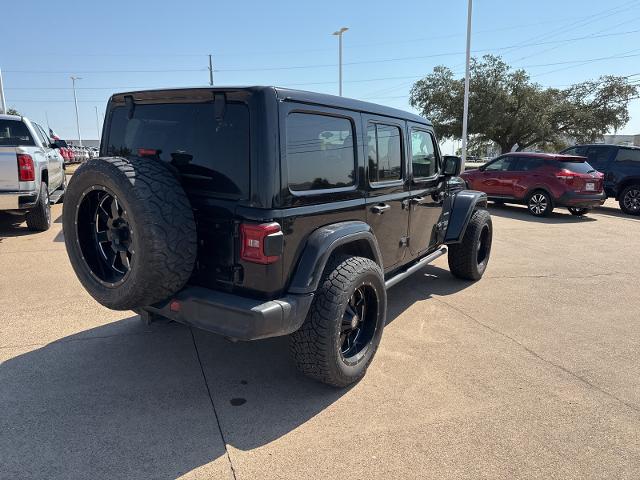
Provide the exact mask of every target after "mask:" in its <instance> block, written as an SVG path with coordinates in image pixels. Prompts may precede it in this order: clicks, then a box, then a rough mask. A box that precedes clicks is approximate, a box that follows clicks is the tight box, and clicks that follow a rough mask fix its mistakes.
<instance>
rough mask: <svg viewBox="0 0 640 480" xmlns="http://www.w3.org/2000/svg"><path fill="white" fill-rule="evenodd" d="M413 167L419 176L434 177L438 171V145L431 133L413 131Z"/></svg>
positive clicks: (415, 173) (414, 173) (415, 175)
mask: <svg viewBox="0 0 640 480" xmlns="http://www.w3.org/2000/svg"><path fill="white" fill-rule="evenodd" d="M411 167H412V169H413V176H414V177H417V178H420V177H433V176H434V175H435V174H436V173H437V172H438V160H437V158H436V146H435V142H434V141H433V137H432V136H431V134H430V133H428V132H425V131H423V130H412V131H411Z"/></svg>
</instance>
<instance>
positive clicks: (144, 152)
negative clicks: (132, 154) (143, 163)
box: [138, 148, 158, 157]
mask: <svg viewBox="0 0 640 480" xmlns="http://www.w3.org/2000/svg"><path fill="white" fill-rule="evenodd" d="M157 154H158V150H156V149H155V148H139V149H138V156H140V157H153V156H154V155H157Z"/></svg>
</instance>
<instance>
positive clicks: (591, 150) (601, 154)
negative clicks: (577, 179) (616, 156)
mask: <svg viewBox="0 0 640 480" xmlns="http://www.w3.org/2000/svg"><path fill="white" fill-rule="evenodd" d="M576 153H577V154H578V155H581V156H583V157H587V158H588V159H589V164H591V165H593V166H594V167H595V168H596V169H598V170H601V169H603V168H605V167H606V166H607V164H608V163H609V158H610V157H611V147H599V146H594V147H578V148H577V149H576Z"/></svg>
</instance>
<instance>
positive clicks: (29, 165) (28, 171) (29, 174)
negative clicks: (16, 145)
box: [18, 153, 36, 182]
mask: <svg viewBox="0 0 640 480" xmlns="http://www.w3.org/2000/svg"><path fill="white" fill-rule="evenodd" d="M35 179H36V169H35V167H34V165H33V158H31V155H27V154H26V153H19V154H18V180H20V181H21V182H33V181H34V180H35Z"/></svg>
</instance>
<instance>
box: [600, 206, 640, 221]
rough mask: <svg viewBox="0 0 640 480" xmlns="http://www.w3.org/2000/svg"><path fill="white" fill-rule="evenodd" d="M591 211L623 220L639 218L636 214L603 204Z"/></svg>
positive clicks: (637, 219)
mask: <svg viewBox="0 0 640 480" xmlns="http://www.w3.org/2000/svg"><path fill="white" fill-rule="evenodd" d="M593 212H594V213H599V214H600V215H606V216H608V217H616V218H622V219H624V220H636V221H639V220H640V216H638V217H636V216H633V215H629V214H627V213H624V212H623V211H622V210H620V208H619V207H608V206H606V205H603V206H602V207H597V208H595V209H594V211H593Z"/></svg>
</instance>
